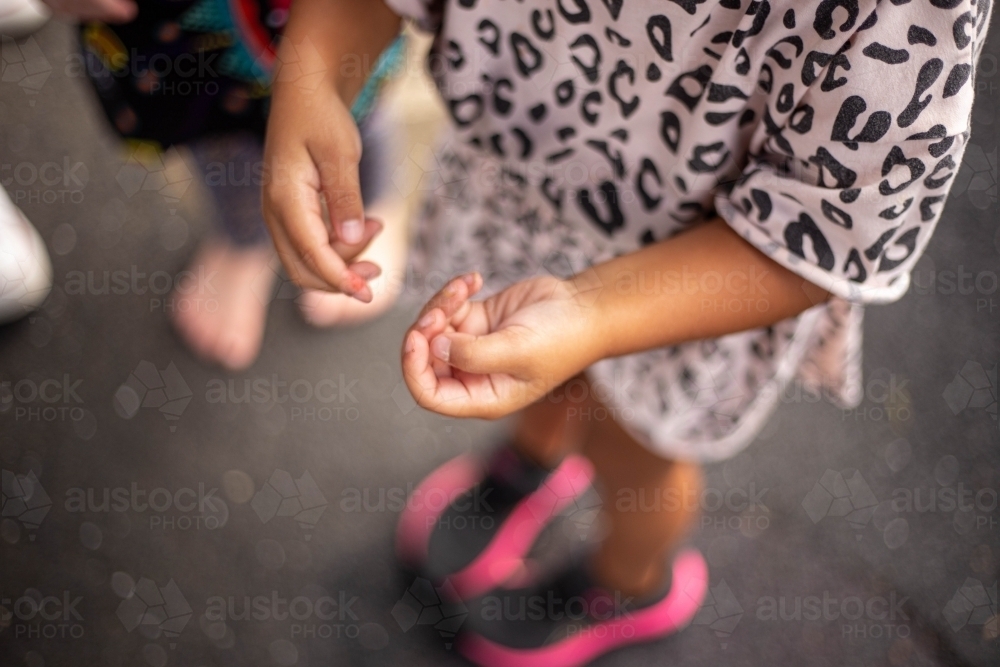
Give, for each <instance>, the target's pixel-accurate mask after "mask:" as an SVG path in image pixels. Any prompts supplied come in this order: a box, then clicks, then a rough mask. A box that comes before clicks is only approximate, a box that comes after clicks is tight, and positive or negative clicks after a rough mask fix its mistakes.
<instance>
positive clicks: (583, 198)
mask: <svg viewBox="0 0 1000 667" xmlns="http://www.w3.org/2000/svg"><path fill="white" fill-rule="evenodd" d="M599 189H600V193H601V195H602V197H601V198H600V200H601V201H602V202H603V203H604V204H605V205H606V207H607V211H608V212H607V215H606V216H601V214H600V212H599V211H598V210H597V206H595V205H594V202H593V201H592V199H591V194H590V189H589V188H581V189H579V190H577V192H576V199H577V201H578V202H579V203H580V209H581V210H582V211H583V213H584V215H586V216H587V218H589V219H590V221H591V222H593V223H594V224H595V225H597V227H598V228H599V229H600V230H601V231H603V232H604V233H605V234H606V235H608V236H611V235H612V234H614V233H615V232H616V231H618V230H619V229H621V228H622V227H624V226H625V215H624V214H623V213H622V209H621V206H620V205H619V197H618V187H617V186H616V185H615V184H614V183H612V182H611V181H601V184H600V186H599Z"/></svg>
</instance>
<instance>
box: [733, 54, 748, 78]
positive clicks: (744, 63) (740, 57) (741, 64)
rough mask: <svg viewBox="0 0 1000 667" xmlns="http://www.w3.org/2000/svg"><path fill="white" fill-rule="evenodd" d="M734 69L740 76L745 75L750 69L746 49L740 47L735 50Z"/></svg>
mask: <svg viewBox="0 0 1000 667" xmlns="http://www.w3.org/2000/svg"><path fill="white" fill-rule="evenodd" d="M734 69H735V70H736V73H737V74H739V75H740V76H746V74H747V72H749V71H750V54H748V53H747V50H746V49H742V48H741V49H740V50H739V51H738V52H737V54H736V63H735V66H734Z"/></svg>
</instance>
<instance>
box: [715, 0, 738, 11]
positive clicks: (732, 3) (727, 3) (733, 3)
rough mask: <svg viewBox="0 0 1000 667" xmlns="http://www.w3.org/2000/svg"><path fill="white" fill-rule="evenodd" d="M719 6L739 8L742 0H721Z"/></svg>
mask: <svg viewBox="0 0 1000 667" xmlns="http://www.w3.org/2000/svg"><path fill="white" fill-rule="evenodd" d="M719 6H720V7H725V8H726V9H739V8H740V0H719Z"/></svg>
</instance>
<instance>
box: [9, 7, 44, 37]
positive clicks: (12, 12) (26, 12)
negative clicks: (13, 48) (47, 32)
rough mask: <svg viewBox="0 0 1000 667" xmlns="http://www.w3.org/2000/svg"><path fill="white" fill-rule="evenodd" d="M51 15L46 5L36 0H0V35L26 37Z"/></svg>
mask: <svg viewBox="0 0 1000 667" xmlns="http://www.w3.org/2000/svg"><path fill="white" fill-rule="evenodd" d="M51 16H52V14H51V12H49V9H48V7H46V6H45V5H43V4H42V3H41V2H39V1H38V0H0V35H3V36H5V37H14V38H21V37H27V36H28V35H30V34H31V33H33V32H35V31H36V30H38V29H39V28H41V27H42V26H43V25H45V23H46V22H47V21H48V20H49V18H50V17H51Z"/></svg>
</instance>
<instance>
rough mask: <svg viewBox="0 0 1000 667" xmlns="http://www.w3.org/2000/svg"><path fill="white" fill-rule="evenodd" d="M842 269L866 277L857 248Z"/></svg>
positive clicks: (850, 277) (857, 277)
mask: <svg viewBox="0 0 1000 667" xmlns="http://www.w3.org/2000/svg"><path fill="white" fill-rule="evenodd" d="M907 2H909V0H907ZM851 267H854V269H855V273H854V275H851ZM843 271H844V273H845V274H846V275H847V278H848V280H850V281H851V282H855V283H863V282H864V281H865V279H866V278H867V277H868V271H867V270H866V269H865V265H864V262H862V261H861V254H860V253H858V249H857V248H851V252H850V253H849V254H848V255H847V261H846V262H844V269H843Z"/></svg>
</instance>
